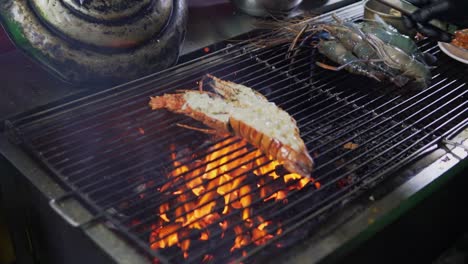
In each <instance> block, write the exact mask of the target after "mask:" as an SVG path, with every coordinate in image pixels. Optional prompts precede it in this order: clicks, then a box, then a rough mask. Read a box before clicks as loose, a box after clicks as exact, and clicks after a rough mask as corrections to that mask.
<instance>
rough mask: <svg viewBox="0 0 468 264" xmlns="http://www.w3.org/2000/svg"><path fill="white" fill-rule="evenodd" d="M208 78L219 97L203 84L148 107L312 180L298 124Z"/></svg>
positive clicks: (253, 96) (252, 94) (236, 87)
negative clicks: (238, 141)
mask: <svg viewBox="0 0 468 264" xmlns="http://www.w3.org/2000/svg"><path fill="white" fill-rule="evenodd" d="M206 78H208V79H210V80H211V82H210V83H209V84H210V86H211V87H212V88H213V89H214V90H215V92H216V93H212V92H208V91H203V89H202V86H203V84H202V82H200V89H199V90H183V91H180V92H179V93H174V94H164V95H161V96H154V97H151V100H150V102H149V106H150V107H151V109H152V110H157V109H167V110H169V111H171V112H174V113H178V114H183V115H186V116H189V117H191V118H193V119H195V120H198V121H200V122H202V123H203V124H205V125H206V126H208V127H209V128H210V129H196V128H192V129H195V130H199V131H202V132H205V133H213V134H217V135H223V134H230V135H234V136H238V137H241V138H243V139H245V140H247V142H249V143H250V144H252V145H253V146H255V147H257V148H259V149H260V150H261V151H262V152H263V153H264V154H266V155H268V156H270V157H272V158H273V159H276V160H278V161H279V162H280V163H281V164H282V165H283V166H284V168H285V169H286V170H288V171H289V172H291V173H297V174H299V175H301V176H304V177H310V176H311V173H312V170H313V167H314V162H313V160H312V158H311V157H310V155H309V153H308V151H307V148H306V146H305V144H304V141H303V140H302V139H301V137H300V135H299V129H298V127H297V125H296V121H295V120H294V119H293V118H292V117H291V116H290V115H289V114H288V113H287V112H286V111H284V110H282V109H281V108H279V107H278V106H276V105H275V104H274V103H273V102H269V101H268V100H267V98H265V97H264V96H263V95H262V94H260V93H259V92H257V91H254V90H252V89H251V88H249V87H246V86H243V85H240V84H236V83H233V82H229V81H224V80H221V79H219V78H217V77H214V76H212V75H206ZM182 126H183V127H186V128H191V127H188V126H184V125H182Z"/></svg>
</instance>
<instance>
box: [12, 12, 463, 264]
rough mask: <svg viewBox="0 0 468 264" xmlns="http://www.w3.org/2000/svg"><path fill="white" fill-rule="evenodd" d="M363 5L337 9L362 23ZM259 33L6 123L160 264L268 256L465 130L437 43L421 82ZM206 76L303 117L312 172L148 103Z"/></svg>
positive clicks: (459, 79) (451, 71) (425, 46)
mask: <svg viewBox="0 0 468 264" xmlns="http://www.w3.org/2000/svg"><path fill="white" fill-rule="evenodd" d="M361 9H362V8H361V6H360V5H354V6H353V7H348V8H346V9H342V10H339V11H337V14H338V15H340V16H341V17H347V18H351V19H359V18H360V17H361V15H362V14H361ZM323 19H330V18H329V17H328V16H325V17H323ZM258 34H259V36H260V35H261V34H263V33H258ZM267 34H268V33H267ZM250 43H251V41H246V42H242V43H237V44H235V45H228V46H227V47H226V48H224V49H221V50H219V51H216V52H214V53H212V54H211V55H208V56H205V57H203V58H199V59H196V60H193V61H190V62H187V63H184V64H182V65H179V66H178V67H176V68H175V69H172V70H170V71H165V72H163V73H160V74H157V75H154V76H150V77H147V78H144V79H141V80H138V81H135V82H133V83H130V84H127V85H123V86H120V87H116V88H113V89H110V90H107V91H104V92H100V93H98V94H95V95H91V96H86V97H83V98H80V99H77V100H73V101H69V102H67V103H65V104H62V105H58V106H53V107H49V108H46V109H40V110H37V111H35V112H31V113H26V114H24V115H21V116H18V117H17V118H15V119H12V120H10V121H8V122H7V126H8V128H9V129H10V130H9V131H10V132H11V133H13V134H15V136H17V137H18V138H19V139H20V140H21V144H22V146H23V147H24V148H25V149H26V150H28V151H29V152H30V153H31V154H32V155H33V156H34V157H36V158H37V159H38V160H39V161H41V162H42V163H43V164H44V165H45V166H46V167H47V168H48V169H50V171H51V172H52V173H53V174H54V175H55V176H57V179H58V180H59V181H60V182H61V183H62V184H63V186H64V187H66V188H68V189H69V190H70V193H69V195H68V196H67V197H69V196H71V197H76V198H78V199H79V200H80V201H81V202H82V203H83V204H84V205H86V206H87V207H88V208H89V209H90V210H91V211H92V212H93V213H94V216H95V217H94V218H93V219H92V220H93V221H95V220H106V221H108V223H110V226H111V227H112V228H114V229H115V230H116V231H118V232H119V233H121V234H123V235H124V236H125V237H126V238H127V239H129V240H130V241H131V242H132V243H134V244H135V246H137V247H139V248H140V249H141V250H142V252H143V253H145V254H147V255H148V257H149V258H150V259H151V260H152V261H154V262H155V263H159V262H162V263H180V262H187V263H199V262H206V263H208V262H211V263H227V262H229V261H233V260H241V261H243V262H254V263H255V262H258V263H262V260H263V259H264V258H263V256H268V255H269V254H270V253H271V252H273V251H272V250H275V249H277V248H282V249H284V248H287V247H289V246H292V245H294V243H296V242H297V241H299V240H301V239H303V238H305V237H307V236H308V235H310V234H313V233H314V231H316V230H317V229H318V228H320V223H321V221H323V220H324V219H326V215H327V214H328V213H330V212H335V211H338V210H339V209H340V208H341V207H343V206H346V203H347V202H349V201H350V200H351V199H352V198H355V197H357V195H359V194H360V192H362V191H363V190H365V189H367V188H370V187H372V186H374V185H375V184H377V183H379V182H381V181H382V180H383V179H385V177H387V176H389V175H391V174H390V172H391V170H392V169H394V168H401V167H402V166H403V165H405V164H407V163H408V162H410V161H411V160H412V159H413V158H415V157H417V155H419V154H421V153H422V152H423V151H425V150H427V149H428V148H429V147H431V146H434V145H436V144H437V143H439V142H440V141H441V140H442V139H443V138H444V137H445V136H446V135H447V134H449V133H451V132H453V131H454V130H457V129H460V128H464V127H466V124H467V117H468V115H467V114H468V110H467V109H468V108H467V95H466V93H467V92H468V89H467V86H466V85H467V82H468V78H467V75H466V73H467V72H466V71H464V70H463V67H461V66H460V65H459V64H458V63H456V62H454V61H452V60H450V59H449V58H447V57H446V56H445V55H443V54H442V53H441V52H440V50H439V48H438V47H437V46H436V44H435V43H433V42H430V41H428V40H424V41H421V42H420V43H418V45H419V47H420V49H422V50H423V51H424V52H428V53H431V54H433V55H435V56H436V57H437V58H438V59H439V62H438V64H437V66H436V67H435V68H434V69H433V70H432V76H433V77H432V80H431V84H430V86H429V87H428V88H427V89H425V90H423V91H411V90H407V89H405V88H398V87H395V86H394V85H392V84H385V83H378V82H376V81H374V80H370V79H368V78H365V77H359V76H355V75H350V74H348V73H345V72H329V71H325V70H323V69H320V68H316V67H314V65H315V63H314V62H315V60H316V55H315V54H314V52H313V50H309V49H302V50H300V51H299V52H298V53H296V54H295V55H294V56H293V57H292V58H289V59H287V60H285V54H286V52H287V50H288V48H289V46H288V45H282V46H278V47H274V48H269V49H260V48H257V47H255V46H252V45H251V44H250ZM206 73H209V74H213V75H215V76H217V77H220V78H222V79H225V80H229V81H233V82H236V83H240V84H243V85H246V86H249V87H251V88H253V89H255V90H257V91H259V92H260V93H262V94H263V95H265V96H266V97H267V98H268V99H269V100H270V101H273V102H275V103H276V104H277V105H278V106H280V107H281V108H283V109H284V110H286V111H287V112H288V113H289V114H290V115H291V116H293V117H294V118H295V119H296V120H297V122H298V127H299V129H300V131H301V137H302V138H303V140H304V142H305V144H306V146H307V148H308V149H309V154H310V155H311V156H312V157H313V158H314V160H315V164H316V168H315V170H314V172H313V175H312V177H313V179H312V180H302V179H301V178H299V177H294V176H291V175H288V174H286V173H285V171H284V170H283V169H282V168H281V166H277V165H278V164H277V163H275V161H270V160H268V159H267V158H266V157H265V156H263V155H261V153H258V151H257V150H255V149H254V148H253V147H252V146H250V145H248V144H246V143H245V142H244V141H242V140H241V139H238V138H216V139H213V138H211V137H210V136H207V135H204V134H202V133H200V132H195V131H190V130H186V129H184V128H181V127H179V126H177V125H176V123H183V124H187V125H191V126H199V125H200V124H199V123H196V122H195V121H193V120H191V119H190V118H187V117H183V116H181V115H176V114H172V113H169V112H167V111H151V110H150V109H149V108H148V107H147V103H148V99H149V96H155V95H162V94H164V93H169V92H173V91H175V90H177V89H195V88H196V87H197V82H198V81H199V80H200V78H201V77H202V76H203V75H205V74H206ZM63 198H64V199H66V197H63ZM82 224H86V223H82Z"/></svg>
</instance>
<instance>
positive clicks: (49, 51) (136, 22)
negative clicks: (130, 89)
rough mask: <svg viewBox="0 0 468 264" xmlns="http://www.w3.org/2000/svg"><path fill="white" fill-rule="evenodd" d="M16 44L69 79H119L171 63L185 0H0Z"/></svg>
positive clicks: (0, 11)
mask: <svg viewBox="0 0 468 264" xmlns="http://www.w3.org/2000/svg"><path fill="white" fill-rule="evenodd" d="M0 17H1V21H2V24H3V26H4V27H5V29H6V30H7V32H8V34H9V36H10V38H11V39H12V40H13V41H14V42H15V44H16V45H17V46H18V47H19V48H20V49H21V50H23V51H24V52H26V53H27V54H28V55H30V56H31V57H32V58H34V59H35V60H36V61H38V62H39V63H40V64H42V65H44V66H46V68H47V69H49V70H50V71H51V72H53V73H55V74H56V75H58V76H59V77H60V78H62V79H64V80H66V81H69V82H73V83H96V82H97V83H100V82H107V83H109V82H110V83H118V82H122V81H127V80H130V79H133V78H137V77H140V76H143V75H146V74H149V73H152V72H155V71H159V70H162V69H165V68H167V67H169V66H172V65H173V64H175V63H176V61H177V58H178V56H179V52H180V47H181V44H182V42H183V40H184V36H185V27H186V17H187V7H186V3H185V0H113V1H107V0H1V1H0Z"/></svg>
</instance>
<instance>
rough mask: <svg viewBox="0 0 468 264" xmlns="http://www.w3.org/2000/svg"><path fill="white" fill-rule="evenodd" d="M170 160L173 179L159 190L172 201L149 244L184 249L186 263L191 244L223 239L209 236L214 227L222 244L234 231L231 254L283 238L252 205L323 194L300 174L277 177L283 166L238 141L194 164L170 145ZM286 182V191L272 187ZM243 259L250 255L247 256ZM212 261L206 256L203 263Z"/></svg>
mask: <svg viewBox="0 0 468 264" xmlns="http://www.w3.org/2000/svg"><path fill="white" fill-rule="evenodd" d="M171 159H172V163H173V166H174V169H173V170H172V171H171V172H170V173H169V175H168V177H169V179H170V181H168V183H166V184H164V185H163V186H161V188H159V192H161V193H163V194H164V195H166V196H167V197H168V198H169V199H167V201H168V202H165V203H163V204H162V205H160V206H159V218H160V221H159V223H158V224H157V225H156V224H155V225H153V226H152V230H153V231H152V233H151V235H150V239H149V240H150V244H151V248H152V249H162V248H167V247H172V246H177V247H179V248H180V249H181V250H182V253H183V256H184V258H188V257H189V254H188V251H189V249H190V245H191V241H190V238H192V239H198V240H201V241H206V240H209V239H210V238H211V236H213V235H218V234H212V233H211V232H210V231H208V229H207V228H208V226H212V225H213V226H218V227H219V229H220V231H221V234H219V237H220V238H224V237H225V232H226V231H227V230H228V229H230V228H232V229H233V230H234V234H235V238H234V239H233V241H232V245H231V249H230V251H231V252H234V251H235V250H241V249H243V248H244V247H245V246H247V245H249V244H252V243H253V244H255V245H261V244H265V243H267V241H268V240H270V239H272V238H273V237H274V236H275V235H279V234H281V233H282V228H281V223H279V222H276V223H275V222H273V221H266V220H265V219H264V218H263V217H262V216H260V215H258V216H256V217H253V214H254V209H253V208H252V202H253V201H258V198H261V199H262V200H263V202H269V201H271V202H273V201H275V202H277V201H282V202H283V203H287V195H288V192H289V191H291V190H300V189H302V188H304V187H305V186H307V185H308V184H309V183H313V184H314V185H315V187H316V188H320V183H319V182H315V181H314V180H313V179H307V178H303V177H301V176H300V175H298V174H287V175H284V176H280V175H278V174H277V173H276V172H275V169H276V167H277V166H278V165H280V163H279V162H278V161H275V160H271V159H270V158H268V157H266V156H264V155H263V154H262V153H261V152H260V151H259V150H256V151H251V152H249V149H248V145H247V143H246V142H245V141H242V140H238V139H235V138H228V139H226V140H224V141H222V142H220V143H217V144H215V145H214V146H213V147H212V148H211V149H210V153H209V154H207V155H205V156H203V157H202V158H198V159H194V161H193V162H192V163H191V164H183V163H182V162H181V161H180V160H178V158H177V152H176V146H175V145H171ZM251 172H253V174H251ZM255 176H257V177H255ZM252 177H253V178H252ZM281 177H283V179H280V178H281ZM281 182H283V183H282V185H274V186H278V187H279V188H280V189H279V190H278V188H275V187H274V186H272V185H273V184H272V183H281ZM256 197H257V198H256ZM235 214H237V215H238V216H239V219H242V222H240V223H238V222H239V220H222V219H221V217H222V216H223V215H235ZM235 222H236V223H235ZM267 227H268V228H267ZM270 227H271V228H270ZM195 230H199V232H198V234H199V235H198V236H194V235H193V234H195V233H193V231H195ZM210 230H211V229H210ZM269 230H270V231H269ZM274 230H276V231H274ZM272 232H273V233H272ZM242 254H243V255H246V254H247V252H246V251H245V250H242ZM213 258H214V257H213V255H210V254H206V255H204V256H203V261H202V262H209V261H211V260H212V259H213Z"/></svg>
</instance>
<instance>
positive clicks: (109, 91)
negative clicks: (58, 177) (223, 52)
mask: <svg viewBox="0 0 468 264" xmlns="http://www.w3.org/2000/svg"><path fill="white" fill-rule="evenodd" d="M157 76H159V75H157ZM145 79H146V78H145ZM138 82H139V81H136V82H134V83H132V84H129V85H134V84H135V83H138ZM112 90H114V89H110V90H106V91H104V92H101V93H99V94H105V93H107V92H108V93H109V94H113V95H115V92H113V91H112ZM122 90H123V89H122ZM125 92H126V91H122V93H125ZM91 97H95V96H91ZM82 100H86V97H85V98H84V99H79V100H77V101H75V102H69V103H68V104H69V105H73V104H75V103H76V104H79V103H80V102H81V101H82ZM33 112H34V111H33ZM36 113H37V112H36ZM10 128H11V127H10ZM10 131H12V130H10ZM17 132H18V131H17ZM449 132H451V131H449ZM18 134H20V133H18ZM13 137H15V135H13ZM431 145H432V144H431ZM30 151H31V150H30ZM415 156H416V155H415ZM412 158H414V157H412ZM42 162H43V161H42ZM53 173H57V171H55V172H53ZM69 197H70V194H67V195H65V196H63V197H61V198H59V199H58V200H61V199H66V198H67V199H68V198H69ZM158 257H160V256H158Z"/></svg>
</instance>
